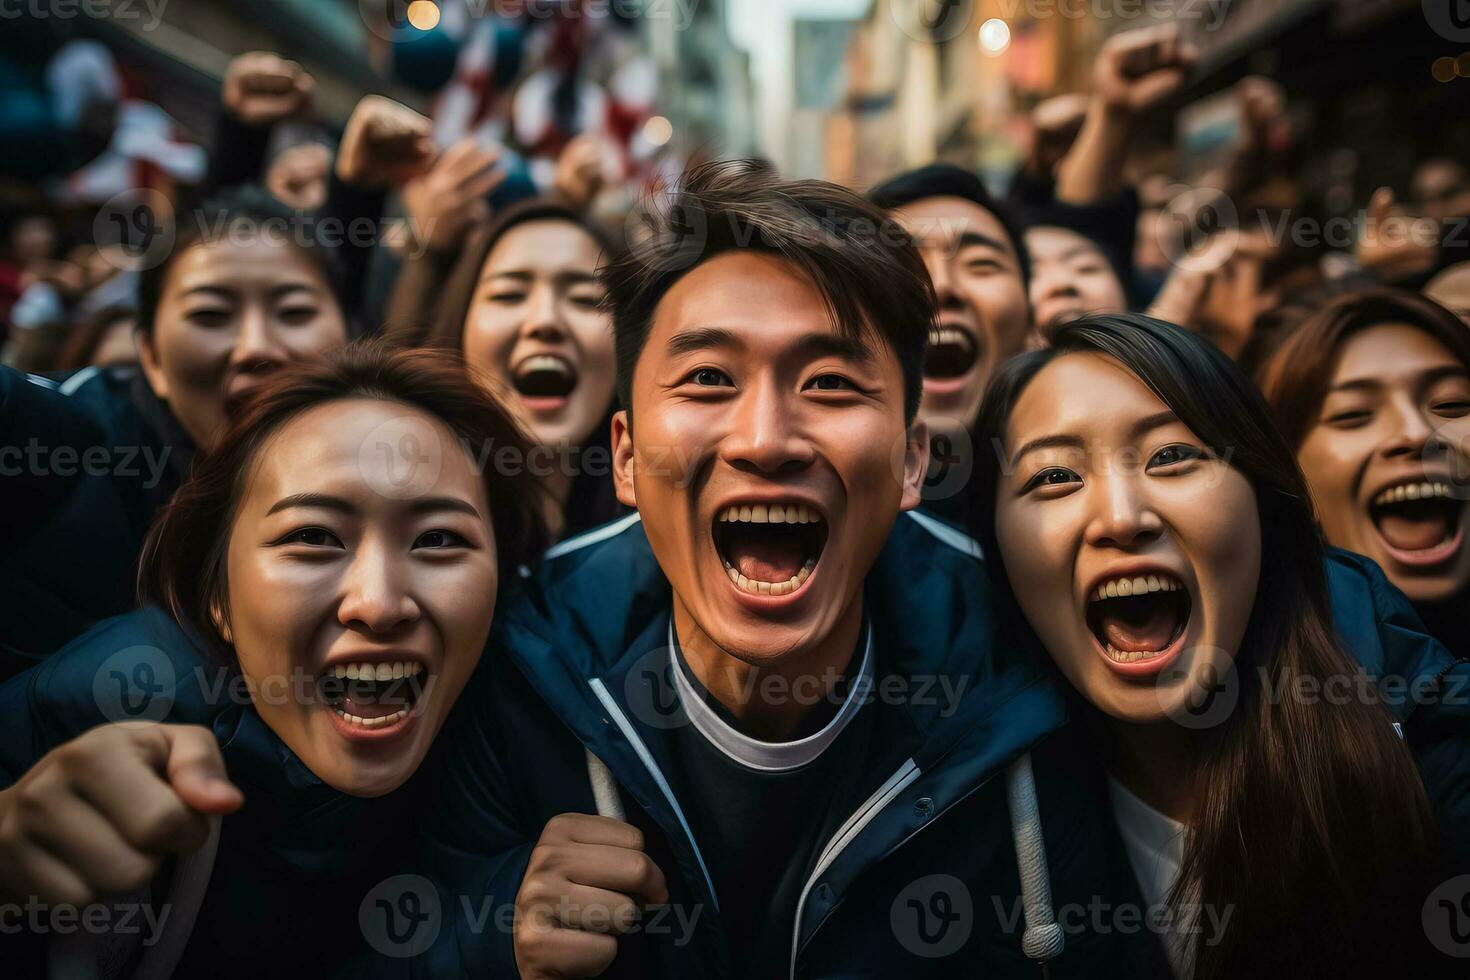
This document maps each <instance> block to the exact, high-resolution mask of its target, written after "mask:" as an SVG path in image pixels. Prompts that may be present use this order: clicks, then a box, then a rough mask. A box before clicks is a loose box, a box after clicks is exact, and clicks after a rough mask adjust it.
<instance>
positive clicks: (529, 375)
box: [511, 354, 577, 404]
mask: <svg viewBox="0 0 1470 980" xmlns="http://www.w3.org/2000/svg"><path fill="white" fill-rule="evenodd" d="M511 384H512V385H514V387H515V390H516V391H517V392H518V393H519V394H520V396H521V397H522V398H523V399H525V400H526V401H527V402H530V403H533V404H534V403H538V402H539V403H543V404H544V403H550V402H555V403H561V402H564V401H565V400H566V399H567V398H569V397H571V394H572V392H573V391H575V390H576V388H577V369H576V368H574V367H572V364H571V362H570V361H568V360H567V359H566V358H563V357H558V356H557V355H555V354H535V355H533V356H531V357H528V358H526V359H525V360H524V361H522V362H521V363H520V365H519V366H518V367H517V368H516V369H515V372H514V373H513V374H512V376H511Z"/></svg>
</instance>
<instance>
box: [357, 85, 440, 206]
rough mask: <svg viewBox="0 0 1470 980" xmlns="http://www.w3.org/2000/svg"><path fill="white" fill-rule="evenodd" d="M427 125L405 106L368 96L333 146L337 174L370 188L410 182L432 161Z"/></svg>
mask: <svg viewBox="0 0 1470 980" xmlns="http://www.w3.org/2000/svg"><path fill="white" fill-rule="evenodd" d="M431 128H432V127H431V126H430V123H429V120H428V119H426V118H424V117H423V116H421V115H419V114H418V113H417V112H414V111H413V110H412V109H410V108H409V107H408V106H406V105H402V104H400V103H397V102H394V101H393V100H392V99H385V98H383V97H382V96H381V95H369V96H368V97H367V98H365V99H363V100H362V101H361V102H359V103H358V104H357V108H355V109H353V110H352V117H351V118H350V119H348V120H347V129H346V130H345V131H344V132H343V133H342V145H341V146H339V147H338V148H337V176H338V177H339V178H340V179H341V180H342V181H343V182H344V183H348V184H351V185H352V186H354V187H362V188H369V189H374V190H381V189H384V188H387V187H395V186H398V185H400V184H403V183H404V182H405V181H408V180H412V179H413V178H414V177H417V176H418V175H419V174H422V173H424V172H425V171H427V170H428V169H429V167H431V166H432V165H433V163H434V158H435V156H436V150H435V148H434V139H433V137H432V136H431V135H430V133H431Z"/></svg>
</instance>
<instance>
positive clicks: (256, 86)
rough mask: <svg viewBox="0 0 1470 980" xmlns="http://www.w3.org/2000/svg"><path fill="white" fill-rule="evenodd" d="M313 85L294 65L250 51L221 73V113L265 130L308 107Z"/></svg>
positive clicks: (259, 52) (290, 62)
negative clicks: (222, 85)
mask: <svg viewBox="0 0 1470 980" xmlns="http://www.w3.org/2000/svg"><path fill="white" fill-rule="evenodd" d="M315 91H316V82H315V81H313V80H312V77H311V76H310V75H308V74H307V73H306V72H305V71H303V70H302V68H301V66H300V65H298V64H297V63H296V62H294V61H286V60H285V59H284V58H280V57H277V56H276V55H273V54H271V53H270V52H268V51H251V52H249V53H248V54H242V55H240V56H239V57H238V58H236V59H235V60H234V61H232V62H230V67H229V68H228V69H227V70H226V71H225V80H224V103H225V109H226V111H228V112H229V113H230V114H231V115H232V116H234V117H235V118H236V119H238V120H240V121H241V122H242V123H244V124H245V125H247V126H269V125H271V124H273V123H278V122H280V121H281V120H282V119H288V118H290V117H291V116H295V115H299V114H300V113H303V112H305V111H306V109H307V108H308V107H309V106H310V105H311V98H312V94H313V93H314V92H315Z"/></svg>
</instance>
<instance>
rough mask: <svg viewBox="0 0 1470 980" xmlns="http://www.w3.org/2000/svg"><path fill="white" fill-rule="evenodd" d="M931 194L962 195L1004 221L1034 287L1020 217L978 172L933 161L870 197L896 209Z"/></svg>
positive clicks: (1026, 280) (1028, 283) (1023, 280)
mask: <svg viewBox="0 0 1470 980" xmlns="http://www.w3.org/2000/svg"><path fill="white" fill-rule="evenodd" d="M929 197H958V198H963V199H964V200H966V201H969V202H971V203H972V204H976V205H978V206H980V207H982V208H984V209H985V210H986V211H989V212H990V213H991V214H993V215H995V220H996V221H999V222H1000V225H1001V227H1002V228H1004V229H1005V231H1006V236H1007V237H1009V238H1010V240H1011V246H1012V247H1013V248H1014V249H1015V250H1016V264H1017V265H1019V266H1020V268H1021V284H1022V285H1024V286H1026V287H1027V288H1028V289H1029V288H1030V286H1031V255H1030V253H1028V252H1027V251H1026V239H1025V238H1024V237H1023V236H1022V234H1021V233H1022V231H1023V230H1024V229H1023V228H1022V225H1021V222H1020V220H1019V219H1018V218H1017V217H1016V215H1015V214H1013V213H1012V212H1011V210H1010V208H1008V207H1007V206H1006V204H1005V202H1004V201H999V200H997V199H996V198H995V196H994V195H993V194H991V193H990V191H988V190H986V188H985V183H984V181H982V180H981V179H980V178H979V177H978V176H977V175H975V174H973V173H971V172H970V171H968V170H966V169H964V168H963V167H956V166H955V165H954V164H952V163H931V164H929V165H928V166H927V167H920V168H918V169H917V170H907V171H905V172H903V173H901V174H898V175H897V176H894V177H890V178H888V179H887V180H885V181H884V182H883V183H881V184H879V185H878V186H876V187H874V188H873V189H872V190H870V191H868V200H870V201H872V202H873V203H874V204H876V205H878V206H879V207H880V208H884V209H886V210H889V211H892V210H893V209H895V208H901V207H903V206H904V205H907V204H912V203H914V202H915V201H922V200H924V199H925V198H929Z"/></svg>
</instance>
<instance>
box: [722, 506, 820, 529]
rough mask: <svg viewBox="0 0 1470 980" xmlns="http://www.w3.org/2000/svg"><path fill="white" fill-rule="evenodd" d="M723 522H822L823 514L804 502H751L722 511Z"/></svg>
mask: <svg viewBox="0 0 1470 980" xmlns="http://www.w3.org/2000/svg"><path fill="white" fill-rule="evenodd" d="M719 520H720V521H721V522H730V521H742V522H744V523H746V524H820V523H821V522H822V516H821V515H820V514H818V513H817V512H816V511H814V510H812V509H811V508H810V507H807V506H805V505H804V504H788V505H786V506H784V507H783V506H782V505H780V504H751V505H748V506H740V507H735V506H731V507H726V508H725V509H724V510H723V511H721V512H720V517H719Z"/></svg>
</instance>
